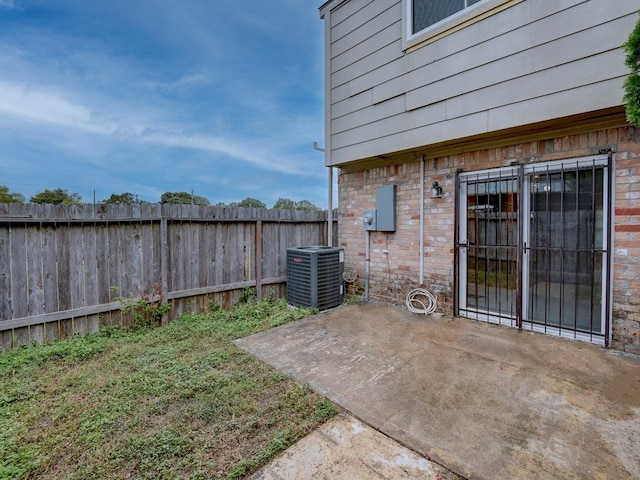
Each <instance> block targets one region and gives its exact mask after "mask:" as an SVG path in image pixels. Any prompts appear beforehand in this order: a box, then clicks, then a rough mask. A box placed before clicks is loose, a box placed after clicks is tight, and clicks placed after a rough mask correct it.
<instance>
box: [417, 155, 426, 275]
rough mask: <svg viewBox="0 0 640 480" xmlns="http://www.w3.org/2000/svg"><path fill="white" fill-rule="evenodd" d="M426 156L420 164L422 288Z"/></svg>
mask: <svg viewBox="0 0 640 480" xmlns="http://www.w3.org/2000/svg"><path fill="white" fill-rule="evenodd" d="M424 162H425V160H424V155H422V161H421V162H420V246H419V248H418V250H419V251H420V286H421V287H422V286H423V285H424Z"/></svg>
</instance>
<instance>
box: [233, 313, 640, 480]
mask: <svg viewBox="0 0 640 480" xmlns="http://www.w3.org/2000/svg"><path fill="white" fill-rule="evenodd" d="M237 344H238V346H239V347H240V348H242V349H244V350H246V351H248V352H251V353H252V354H254V355H256V356H257V357H259V358H261V359H262V360H264V361H265V362H267V363H269V364H271V365H273V366H275V367H276V368H278V369H280V370H282V371H284V372H286V373H287V374H289V375H290V376H292V377H293V378H295V379H297V380H299V381H301V382H304V383H307V384H308V385H309V386H311V387H312V388H314V389H315V390H316V391H319V392H321V393H323V394H324V395H326V396H327V397H328V398H330V399H331V400H332V401H334V402H335V403H336V404H338V405H340V406H341V407H342V408H344V409H345V410H346V411H347V412H349V413H351V414H352V415H354V416H355V417H357V418H358V419H360V420H361V421H362V422H364V423H366V424H368V425H370V426H372V427H373V428H375V429H376V430H379V431H381V432H383V433H385V434H386V435H388V436H389V437H391V438H393V439H395V440H396V441H398V442H399V443H400V444H402V445H405V446H407V447H410V448H411V449H412V450H414V451H415V452H418V454H420V455H423V456H427V457H429V458H431V459H432V460H434V461H435V462H437V463H438V464H440V465H442V466H444V467H446V468H447V469H448V470H450V471H451V472H454V473H455V474H457V475H460V476H462V477H464V478H471V479H473V478H479V479H495V478H509V479H531V478H536V479H554V480H556V479H583V478H603V479H633V478H635V479H640V361H639V360H638V358H637V357H633V356H625V355H621V354H616V353H615V352H611V351H607V350H604V349H602V348H601V347H598V346H595V345H590V344H586V343H582V342H578V341H570V340H563V339H559V338H552V337H548V336H545V335H542V334H536V333H530V332H521V331H518V330H516V329H511V328H508V327H499V326H494V325H490V324H486V323H481V322H474V321H471V320H468V319H461V318H456V319H454V318H445V317H440V318H438V317H437V316H429V317H426V316H421V315H416V314H411V313H409V312H408V311H406V310H405V309H403V308H399V307H393V306H387V305H384V304H376V303H369V304H363V305H350V306H344V307H340V308H337V309H334V310H332V311H328V312H324V313H321V314H318V315H316V316H314V317H311V318H308V319H305V320H302V321H299V322H295V323H292V324H288V325H284V326H282V327H279V328H276V329H273V330H269V331H266V332H262V333H259V334H257V335H253V336H251V337H248V338H244V339H241V340H238V341H237ZM345 468H346V467H345ZM345 471H346V470H345ZM304 478H314V477H304ZM328 478H331V477H328ZM334 478H339V477H334ZM342 478H346V477H342ZM374 478H375V477H374ZM389 478H393V477H389Z"/></svg>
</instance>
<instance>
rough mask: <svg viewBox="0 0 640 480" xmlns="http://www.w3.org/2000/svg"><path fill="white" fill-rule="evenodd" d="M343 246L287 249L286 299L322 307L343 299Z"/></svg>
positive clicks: (290, 301) (295, 302) (332, 305)
mask: <svg viewBox="0 0 640 480" xmlns="http://www.w3.org/2000/svg"><path fill="white" fill-rule="evenodd" d="M343 251H344V249H343V248H342V247H319V246H312V247H297V248H288V249H287V301H288V302H289V303H290V304H291V305H296V306H300V307H315V308H317V309H319V310H326V309H328V308H333V307H337V306H338V305H340V304H341V303H342V302H343V299H344V285H343V280H342V273H343V272H344V253H343Z"/></svg>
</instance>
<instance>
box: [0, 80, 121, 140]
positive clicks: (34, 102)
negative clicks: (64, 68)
mask: <svg viewBox="0 0 640 480" xmlns="http://www.w3.org/2000/svg"><path fill="white" fill-rule="evenodd" d="M0 112H1V113H5V114H9V115H13V116H17V117H21V118H23V119H26V120H32V121H36V122H43V123H49V124H53V125H58V126H63V127H72V128H78V129H82V130H87V131H90V132H94V133H101V134H109V133H111V131H112V130H111V129H109V128H107V127H106V126H105V125H98V124H96V123H95V122H93V121H92V120H91V111H90V110H89V109H88V108H86V107H84V106H82V105H78V104H76V103H73V102H71V101H69V100H67V99H66V98H64V97H63V96H61V95H59V94H57V93H55V92H52V91H46V90H44V89H36V88H29V87H23V86H19V85H16V84H14V83H9V82H3V81H0Z"/></svg>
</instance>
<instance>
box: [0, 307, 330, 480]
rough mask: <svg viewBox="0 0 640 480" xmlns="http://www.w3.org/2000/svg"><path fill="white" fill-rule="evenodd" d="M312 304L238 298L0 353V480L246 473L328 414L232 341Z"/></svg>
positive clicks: (319, 401) (322, 404) (301, 313)
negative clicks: (159, 321) (151, 324)
mask: <svg viewBox="0 0 640 480" xmlns="http://www.w3.org/2000/svg"><path fill="white" fill-rule="evenodd" d="M314 312H315V311H314V310H313V309H290V308H288V307H287V305H286V302H285V301H284V300H276V299H275V298H273V297H272V298H269V299H267V300H265V301H263V302H258V301H256V300H255V298H250V297H247V301H246V303H242V304H238V305H236V306H235V307H233V308H232V309H231V310H228V311H225V310H222V309H217V310H215V311H212V312H210V313H207V314H201V315H185V316H183V317H182V318H181V319H178V320H175V321H173V322H171V323H170V324H169V325H166V326H164V327H161V328H154V329H138V330H120V329H111V330H105V331H102V332H100V333H98V334H93V335H88V336H86V337H83V338H74V339H71V340H66V341H60V342H57V343H55V344H53V345H45V346H41V347H35V346H30V347H25V348H23V349H18V350H16V351H13V352H9V353H7V354H4V355H0V478H15V479H18V480H20V479H27V478H37V477H43V476H46V477H47V478H51V479H53V480H58V479H63V478H64V479H66V478H105V479H119V478H208V479H209V478H213V479H223V478H240V477H241V475H246V474H251V473H252V472H254V471H255V470H256V469H257V468H259V467H260V466H261V465H263V464H264V463H265V462H267V461H268V460H269V459H270V458H273V456H274V455H277V454H278V453H279V452H280V451H281V450H282V449H284V448H286V447H287V446H289V445H290V444H291V443H293V442H294V441H296V439H298V438H301V437H302V436H304V435H306V434H307V433H308V432H309V431H311V430H312V429H314V428H316V427H317V426H318V425H319V424H321V423H322V422H323V421H325V420H326V419H327V418H329V417H330V416H332V415H333V414H335V413H336V411H337V410H336V407H334V406H333V405H332V404H331V403H330V402H328V401H327V400H326V399H324V398H323V397H321V396H319V395H317V394H315V393H314V392H312V391H311V390H309V389H308V388H306V387H303V386H301V385H299V384H297V383H295V382H293V381H292V380H290V379H289V378H288V377H287V376H286V375H284V374H283V373H281V372H278V371H276V370H274V369H273V368H271V367H269V366H268V365H266V364H264V363H262V362H260V361H258V360H257V359H255V358H253V357H252V356H250V355H248V354H246V353H245V352H242V351H240V350H239V349H238V348H237V347H236V346H235V345H234V343H233V340H234V339H236V338H238V337H241V336H245V335H250V334H252V333H256V332H258V331H260V330H264V329H267V328H271V327H274V326H277V325H281V324H283V323H287V322H290V321H294V320H297V319H300V318H303V317H305V316H308V315H310V314H313V313H314ZM243 472H244V473H243Z"/></svg>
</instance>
